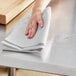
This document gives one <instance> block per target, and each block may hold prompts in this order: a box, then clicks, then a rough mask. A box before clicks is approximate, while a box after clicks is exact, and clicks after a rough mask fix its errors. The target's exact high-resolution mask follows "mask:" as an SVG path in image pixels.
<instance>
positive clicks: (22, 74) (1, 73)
mask: <svg viewBox="0 0 76 76" xmlns="http://www.w3.org/2000/svg"><path fill="white" fill-rule="evenodd" d="M0 76H8V69H4V68H0ZM16 76H59V75H54V74H48V73H41V72H35V71H28V70H21V69H18V70H17V71H16Z"/></svg>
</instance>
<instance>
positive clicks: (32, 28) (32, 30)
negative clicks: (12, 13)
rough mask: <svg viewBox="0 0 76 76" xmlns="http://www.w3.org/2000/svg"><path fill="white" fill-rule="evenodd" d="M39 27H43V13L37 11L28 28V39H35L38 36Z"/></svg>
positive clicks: (34, 12) (33, 14) (26, 32)
mask: <svg viewBox="0 0 76 76" xmlns="http://www.w3.org/2000/svg"><path fill="white" fill-rule="evenodd" d="M38 27H41V28H42V27H43V19H42V13H41V12H40V11H39V10H35V11H33V13H32V16H31V19H30V22H29V24H28V26H27V28H26V31H25V34H26V36H27V37H28V38H33V37H34V36H35V34H36V31H37V29H38Z"/></svg>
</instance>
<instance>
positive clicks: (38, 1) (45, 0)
mask: <svg viewBox="0 0 76 76" xmlns="http://www.w3.org/2000/svg"><path fill="white" fill-rule="evenodd" d="M50 1H51V0H35V5H34V8H33V11H37V10H39V11H41V12H43V10H44V9H45V8H46V6H47V5H48V4H49V2H50Z"/></svg>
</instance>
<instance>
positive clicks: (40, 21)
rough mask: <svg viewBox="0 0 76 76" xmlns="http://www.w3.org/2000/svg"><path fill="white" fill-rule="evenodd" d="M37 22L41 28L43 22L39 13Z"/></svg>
mask: <svg viewBox="0 0 76 76" xmlns="http://www.w3.org/2000/svg"><path fill="white" fill-rule="evenodd" d="M37 22H38V25H39V26H40V27H41V28H42V27H43V25H44V23H43V18H42V15H41V14H40V15H39V16H38V18H37Z"/></svg>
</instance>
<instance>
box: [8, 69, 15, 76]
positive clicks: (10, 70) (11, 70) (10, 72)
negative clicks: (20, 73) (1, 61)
mask: <svg viewBox="0 0 76 76" xmlns="http://www.w3.org/2000/svg"><path fill="white" fill-rule="evenodd" d="M8 76H16V68H9V70H8Z"/></svg>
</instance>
